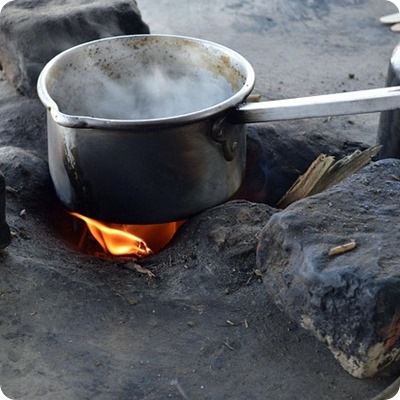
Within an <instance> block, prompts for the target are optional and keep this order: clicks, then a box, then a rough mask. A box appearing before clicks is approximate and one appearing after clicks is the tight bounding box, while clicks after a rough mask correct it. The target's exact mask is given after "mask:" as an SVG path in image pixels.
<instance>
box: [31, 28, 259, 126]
mask: <svg viewBox="0 0 400 400" xmlns="http://www.w3.org/2000/svg"><path fill="white" fill-rule="evenodd" d="M146 37H149V38H160V39H182V40H185V41H192V42H197V43H200V44H205V45H209V46H212V47H215V48H219V49H220V50H223V52H225V53H228V54H230V55H232V56H233V57H234V58H235V60H236V61H239V63H240V64H241V65H242V66H243V67H244V69H245V72H246V75H245V82H244V84H243V86H242V87H241V88H240V89H239V90H238V91H237V92H236V93H235V94H234V95H233V96H231V97H229V98H227V99H225V100H224V101H222V102H220V103H218V104H216V105H213V106H210V107H207V108H203V109H201V110H198V111H194V112H191V113H187V114H180V115H176V116H171V117H163V118H153V119H110V118H98V117H90V116H85V115H69V114H65V113H63V112H61V111H60V110H59V107H58V105H57V103H56V102H55V101H54V100H53V99H52V97H51V96H50V94H49V92H48V90H47V88H46V81H47V77H48V74H49V72H50V70H51V69H52V68H53V67H54V65H55V64H56V63H57V62H59V61H60V60H62V59H63V58H64V57H66V56H67V55H68V54H69V53H70V52H74V51H77V50H78V49H79V48H82V47H85V46H87V45H91V44H95V43H99V42H104V41H113V40H121V39H122V40H123V39H129V38H138V39H143V38H146ZM254 84H255V72H254V69H253V67H252V65H251V64H250V62H249V61H248V60H247V59H246V58H245V57H243V56H242V55H241V54H239V53H237V52H236V51H234V50H232V49H230V48H229V47H226V46H223V45H221V44H218V43H215V42H212V41H209V40H204V39H199V38H194V37H190V36H182V35H169V34H140V35H121V36H112V37H107V38H102V39H97V40H92V41H89V42H85V43H81V44H79V45H77V46H74V47H71V48H69V49H67V50H64V51H63V52H61V53H59V54H58V55H56V56H55V57H54V58H52V59H51V60H50V61H49V62H48V63H47V64H46V65H45V67H44V68H43V69H42V71H41V73H40V75H39V78H38V82H37V92H38V95H39V98H40V100H41V102H42V103H43V104H44V106H45V107H46V108H47V110H48V111H49V112H50V114H51V116H52V118H53V120H54V121H55V122H56V123H57V124H59V125H61V126H64V127H67V128H76V129H79V128H82V129H105V130H115V129H118V130H127V129H132V128H135V127H137V128H142V127H154V126H157V127H162V126H164V127H165V126H171V125H182V124H187V123H191V122H196V121H199V120H202V119H207V118H209V117H211V116H215V115H217V114H221V113H223V112H225V111H227V110H230V109H233V108H236V107H238V105H239V104H240V103H242V102H244V101H245V99H246V98H247V96H248V95H249V94H250V93H251V91H252V90H253V87H254Z"/></svg>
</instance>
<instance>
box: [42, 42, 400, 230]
mask: <svg viewBox="0 0 400 400" xmlns="http://www.w3.org/2000/svg"><path fill="white" fill-rule="evenodd" d="M254 82H255V74H254V71H253V68H252V67H251V65H250V63H249V62H248V61H247V60H246V59H245V58H244V57H242V56H241V55H239V54H238V53H236V52H234V51H233V50H231V49H229V48H226V47H224V46H221V45H219V44H215V43H211V42H208V41H205V40H200V39H194V38H188V37H182V36H169V35H133V36H118V37H111V38H107V39H101V40H96V41H93V42H89V43H84V44H82V45H79V46H76V47H73V48H71V49H68V50H66V51H64V52H63V53H61V54H59V55H58V56H56V57H55V58H53V59H52V60H51V61H50V62H49V63H48V64H47V65H46V66H45V68H44V69H43V71H42V73H41V75H40V77H39V81H38V94H39V97H40V99H41V101H42V102H43V103H44V105H45V106H46V108H47V110H48V118H47V119H48V146H49V168H50V173H51V177H52V180H53V182H54V186H55V190H56V192H57V195H58V197H59V198H60V200H61V201H62V203H63V204H64V205H65V206H66V207H67V208H68V209H69V210H71V211H75V212H78V213H80V214H84V215H86V216H88V217H92V218H95V219H98V220H103V221H109V222H115V223H131V224H150V223H163V222H169V221H175V220H182V219H186V218H188V217H190V216H192V215H194V214H196V213H198V212H200V211H203V210H205V209H207V208H210V207H212V206H214V205H217V204H220V203H222V202H224V201H226V200H228V199H229V198H230V197H231V196H232V195H233V194H234V193H235V191H236V190H237V189H238V188H239V186H240V184H241V181H242V176H243V173H244V169H245V161H246V133H245V125H244V124H245V123H250V122H264V121H276V120H287V119H296V118H308V117H322V116H332V115H345V114H357V113H369V112H378V111H384V110H390V109H395V108H399V107H400V88H399V87H390V88H381V89H372V90H365V91H358V92H347V93H338V94H329V95H323V96H313V97H306V98H298V99H291V100H279V101H269V102H260V103H248V104H246V103H243V102H244V101H245V100H246V98H247V97H248V95H249V94H250V93H251V91H252V89H253V86H254Z"/></svg>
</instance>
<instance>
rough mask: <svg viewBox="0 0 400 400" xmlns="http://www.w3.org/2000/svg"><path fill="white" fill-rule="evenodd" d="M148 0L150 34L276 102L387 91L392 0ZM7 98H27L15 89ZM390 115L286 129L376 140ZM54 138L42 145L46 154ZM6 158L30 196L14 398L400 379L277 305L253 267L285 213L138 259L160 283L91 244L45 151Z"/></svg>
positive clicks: (233, 216)
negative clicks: (186, 40)
mask: <svg viewBox="0 0 400 400" xmlns="http://www.w3.org/2000/svg"><path fill="white" fill-rule="evenodd" d="M138 3H139V7H140V8H141V10H142V13H143V18H144V20H145V21H146V22H147V23H148V24H149V25H150V29H151V31H152V33H173V34H181V35H187V36H195V37H200V38H203V39H208V40H212V41H215V42H219V43H221V44H224V45H226V46H228V47H230V48H233V49H234V50H236V51H238V52H240V53H241V54H243V55H244V56H245V57H246V58H248V59H249V61H250V62H251V63H252V64H253V66H254V68H255V70H256V76H257V84H256V89H255V91H256V92H258V93H260V94H261V95H262V96H263V98H264V99H278V98H288V97H293V96H303V95H304V96H305V95H310V94H320V93H329V92H334V91H343V90H356V89H364V88H366V89H368V88H371V87H379V86H383V85H384V84H385V75H386V70H387V66H388V60H389V57H390V54H391V52H392V50H393V48H394V47H395V45H396V44H397V42H398V40H399V38H400V36H397V35H396V34H395V33H393V32H391V31H390V30H389V28H387V27H385V26H382V25H381V24H380V23H379V17H380V16H382V15H383V14H385V13H391V12H395V11H396V10H395V9H394V8H393V7H394V6H393V5H392V4H391V3H389V2H386V1H385V0H358V1H357V0H353V1H351V0H348V1H344V0H341V1H327V0H325V1H311V2H310V1H306V0H304V1H300V0H287V1H285V2H282V1H276V0H270V1H262V0H253V1H250V0H249V1H246V0H244V1H243V0H240V1H239V0H222V1H218V2H217V1H209V0H205V1H202V2H195V1H188V0H179V1H174V2H169V1H166V0H158V1H157V2H156V1H144V0H142V1H139V2H138ZM1 85H2V88H1V89H3V88H4V87H5V86H6V83H5V82H4V81H3V82H1ZM0 93H3V95H0V96H2V98H1V100H2V101H7V99H8V98H10V99H11V98H12V100H10V101H12V102H13V104H15V105H17V104H18V99H17V97H15V96H14V97H12V96H11V94H10V93H11V91H10V90H9V89H7V90H2V91H1V92H0ZM5 96H8V97H5ZM378 117H379V116H378V115H377V114H372V115H363V116H351V117H337V118H332V119H329V118H328V119H326V118H325V119H322V118H321V119H317V120H312V121H311V120H310V121H303V122H301V123H297V122H290V123H288V124H290V127H292V130H291V131H292V135H293V136H299V135H307V134H309V133H310V132H314V133H315V132H320V134H323V135H330V137H332V138H335V139H336V140H337V139H338V138H339V139H342V140H343V141H346V140H349V139H351V140H355V141H360V142H363V143H367V144H373V143H374V142H375V139H376V131H377V124H378ZM0 123H2V122H1V121H0ZM45 134H46V133H45V127H44V130H43V135H45ZM44 142H45V141H44V140H43V137H41V138H38V139H37V143H38V144H37V145H36V147H37V150H39V152H40V150H41V153H42V155H44V154H45V153H46V150H45V148H44V147H43V146H44ZM18 143H19V141H18ZM21 143H24V142H23V141H21ZM0 160H2V164H1V165H0V167H1V168H0V169H1V170H2V171H3V173H4V174H5V176H6V182H7V184H8V185H9V186H11V187H14V188H17V189H18V191H17V192H15V191H8V192H7V210H6V211H7V212H6V217H7V222H8V223H9V225H10V228H11V230H12V232H13V240H12V243H11V245H10V246H9V247H8V248H7V249H6V250H4V251H3V252H2V253H1V254H0V360H1V361H0V385H1V387H2V391H3V392H4V393H5V394H6V395H7V396H8V397H10V398H12V399H14V400H15V399H23V400H25V399H26V400H28V399H29V400H36V399H52V400H53V399H57V400H64V399H65V400H66V399H68V400H71V399H73V400H75V399H76V400H82V399H90V400H92V399H96V400H109V399H118V400H128V399H129V400H132V399H143V400H144V399H146V400H149V399H154V400H155V399H157V400H158V399H215V400H220V399H274V400H275V399H279V400H294V399H307V400H314V399H315V400H321V399H322V400H323V399H326V400H328V399H329V400H331V399H339V400H340V399H343V400H345V399H354V400H364V399H372V398H374V397H375V396H377V395H379V393H381V392H382V391H383V390H384V389H385V388H386V387H387V386H388V385H390V384H391V383H392V382H393V380H394V379H395V377H379V378H374V379H367V380H359V379H355V378H353V377H351V376H350V375H349V374H347V373H346V372H345V371H344V370H342V369H341V367H340V366H339V365H338V364H337V363H336V361H335V360H334V359H333V357H332V355H331V354H330V352H329V351H328V350H327V349H326V348H325V346H324V345H322V344H321V343H319V342H318V341H317V340H316V339H315V338H313V337H312V336H310V335H309V333H308V332H306V331H304V330H303V329H301V328H299V327H298V326H296V325H295V324H294V323H293V322H291V321H290V320H289V319H288V318H287V316H286V315H285V314H284V313H282V312H281V311H280V310H279V309H278V308H277V307H276V306H275V305H274V304H273V303H272V301H271V300H270V299H269V298H268V296H267V295H266V293H265V289H264V287H263V282H262V277H260V276H259V275H258V274H257V270H256V266H255V254H256V246H257V235H258V233H259V232H260V230H261V228H262V227H263V225H264V224H265V222H266V221H267V220H268V218H269V216H270V215H271V213H272V212H275V210H273V209H271V208H270V207H268V206H267V205H264V204H254V203H249V202H244V201H237V202H236V201H235V202H231V203H227V204H225V205H222V206H219V207H216V208H214V209H212V210H208V211H206V212H204V213H202V214H200V215H199V216H197V217H195V218H193V219H191V220H190V221H189V222H188V223H186V224H185V225H183V226H182V227H181V229H180V231H179V232H178V234H177V235H176V237H175V238H174V240H173V241H172V242H171V243H170V245H169V246H168V247H167V248H166V249H165V250H163V251H161V252H160V253H159V254H156V255H153V256H151V257H149V258H147V259H145V260H142V261H139V264H140V265H141V266H142V267H144V268H147V269H148V270H150V271H151V272H152V273H153V274H154V275H155V277H149V276H148V275H147V274H145V273H143V272H138V271H137V270H135V263H134V261H133V260H132V259H126V258H122V259H121V258H113V257H109V256H105V255H104V254H100V253H98V254H96V255H91V254H85V253H83V252H82V251H81V250H79V249H78V247H77V241H78V240H79V231H78V228H77V226H76V224H74V223H73V222H72V221H71V219H70V217H68V216H66V215H65V213H64V212H63V210H61V208H60V206H59V204H58V202H57V200H56V199H55V198H54V194H53V191H52V187H51V184H50V181H49V176H48V173H47V164H46V159H45V156H43V157H42V158H41V157H37V156H36V155H32V154H31V153H25V152H23V151H22V152H21V151H19V150H16V149H12V148H7V149H4V148H3V149H2V153H1V154H0ZM22 210H25V211H24V212H22Z"/></svg>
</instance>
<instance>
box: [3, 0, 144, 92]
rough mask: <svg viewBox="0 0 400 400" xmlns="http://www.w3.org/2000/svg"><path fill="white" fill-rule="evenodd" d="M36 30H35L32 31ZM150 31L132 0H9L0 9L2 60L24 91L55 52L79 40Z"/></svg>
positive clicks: (32, 85)
mask: <svg viewBox="0 0 400 400" xmlns="http://www.w3.org/2000/svg"><path fill="white" fill-rule="evenodd" d="M32 32H34V34H32ZM139 33H149V28H148V26H147V25H146V24H145V23H144V22H143V21H142V19H141V15H140V12H139V9H138V7H137V4H136V2H135V1H129V2H127V1H124V0H112V1H108V2H104V1H101V0H95V1H87V0H85V1H77V0H67V1H60V0H13V1H12V2H10V3H8V4H7V5H6V6H4V8H3V10H2V12H1V14H0V63H1V65H2V68H3V71H4V74H5V76H6V78H7V79H8V80H9V81H10V82H11V83H12V84H13V85H14V86H15V87H16V88H17V89H18V90H19V91H20V92H21V93H23V94H25V95H27V96H30V97H33V96H35V95H36V81H37V78H38V76H39V73H40V71H41V70H42V68H43V67H44V65H45V64H46V63H47V62H48V61H49V60H50V59H51V58H53V57H54V56H55V55H57V54H58V53H60V52H62V51H63V50H66V49H68V48H70V47H73V46H76V45H78V44H80V43H83V42H88V41H91V40H95V39H100V38H104V37H109V36H118V35H125V34H139Z"/></svg>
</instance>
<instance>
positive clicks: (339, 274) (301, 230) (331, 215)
mask: <svg viewBox="0 0 400 400" xmlns="http://www.w3.org/2000/svg"><path fill="white" fill-rule="evenodd" d="M399 224H400V161H399V160H394V159H387V160H382V161H379V162H377V163H374V164H372V165H370V166H368V167H366V168H364V169H363V170H362V171H361V172H360V173H358V174H356V175H353V176H352V177H350V178H349V179H347V180H346V181H344V182H342V183H341V184H339V185H337V186H334V187H333V188H331V189H330V190H327V191H325V192H323V193H321V194H319V195H316V196H313V197H310V198H308V199H305V200H301V201H298V202H296V203H294V204H293V205H292V206H290V207H288V208H287V209H286V210H284V211H282V212H280V213H276V214H274V215H273V216H272V217H271V219H270V220H269V222H268V223H267V224H266V226H265V228H264V229H263V232H262V235H261V237H260V242H259V246H258V251H257V263H258V266H259V268H260V269H261V270H262V271H263V273H264V281H265V286H266V289H267V292H268V293H269V294H270V295H272V297H273V298H274V300H275V302H276V303H277V304H278V305H279V307H280V308H282V309H284V310H285V311H286V312H287V313H288V314H289V315H290V316H291V317H292V318H293V319H295V320H296V321H297V322H298V323H300V324H301V325H302V326H303V327H304V328H306V329H309V330H310V331H312V332H313V333H314V335H315V336H316V337H318V338H319V339H320V340H321V341H323V342H324V343H325V344H326V345H327V346H328V347H329V349H330V350H331V352H332V353H333V355H334V356H335V357H336V359H337V360H338V361H339V363H340V364H341V365H342V367H343V368H344V369H345V370H346V371H348V372H349V373H350V374H352V375H353V376H355V377H359V378H364V377H371V376H374V375H375V374H377V373H379V372H381V371H382V370H384V369H385V367H388V366H389V365H391V364H392V367H393V368H394V367H397V365H398V363H394V361H396V360H397V359H398V358H399V355H400V341H399V339H400V301H399V300H400V268H399V265H400V246H399V243H400V230H399ZM351 240H355V242H356V248H355V249H353V250H352V251H348V252H346V253H343V254H338V255H336V256H329V254H328V253H329V250H330V249H331V248H333V247H335V246H339V245H342V244H345V243H348V242H350V241H351Z"/></svg>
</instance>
